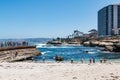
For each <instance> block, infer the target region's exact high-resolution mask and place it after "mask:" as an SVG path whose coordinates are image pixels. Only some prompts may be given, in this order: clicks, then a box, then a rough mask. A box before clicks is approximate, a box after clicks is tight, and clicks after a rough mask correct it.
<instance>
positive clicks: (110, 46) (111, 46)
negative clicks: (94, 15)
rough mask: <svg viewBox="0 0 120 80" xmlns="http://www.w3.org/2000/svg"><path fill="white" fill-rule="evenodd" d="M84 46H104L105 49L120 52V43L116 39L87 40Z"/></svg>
mask: <svg viewBox="0 0 120 80" xmlns="http://www.w3.org/2000/svg"><path fill="white" fill-rule="evenodd" d="M83 46H90V47H103V49H102V50H103V51H110V52H120V43H118V42H115V41H86V42H83Z"/></svg>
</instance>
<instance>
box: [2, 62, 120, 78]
mask: <svg viewBox="0 0 120 80" xmlns="http://www.w3.org/2000/svg"><path fill="white" fill-rule="evenodd" d="M0 80H120V63H95V64H88V63H83V64H81V63H73V64H71V63H55V62H53V63H35V62H15V63H6V62H3V63H0Z"/></svg>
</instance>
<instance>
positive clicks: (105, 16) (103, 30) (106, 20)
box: [98, 4, 120, 36]
mask: <svg viewBox="0 0 120 80" xmlns="http://www.w3.org/2000/svg"><path fill="white" fill-rule="evenodd" d="M98 35H99V36H105V35H120V4H117V5H109V6H106V7H104V8H102V9H101V10H99V11H98Z"/></svg>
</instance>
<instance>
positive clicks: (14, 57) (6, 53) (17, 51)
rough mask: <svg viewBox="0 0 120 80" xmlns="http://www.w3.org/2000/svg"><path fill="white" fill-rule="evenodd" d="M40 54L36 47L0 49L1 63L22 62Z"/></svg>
mask: <svg viewBox="0 0 120 80" xmlns="http://www.w3.org/2000/svg"><path fill="white" fill-rule="evenodd" d="M39 54H41V53H40V52H39V51H38V50H37V49H36V47H35V46H18V47H7V48H0V62H13V61H22V60H26V59H28V58H32V57H34V56H37V55H39Z"/></svg>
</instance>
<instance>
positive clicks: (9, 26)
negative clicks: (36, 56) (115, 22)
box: [0, 0, 120, 39]
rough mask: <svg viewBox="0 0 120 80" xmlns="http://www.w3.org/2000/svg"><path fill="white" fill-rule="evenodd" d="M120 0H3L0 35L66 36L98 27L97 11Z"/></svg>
mask: <svg viewBox="0 0 120 80" xmlns="http://www.w3.org/2000/svg"><path fill="white" fill-rule="evenodd" d="M118 3H120V0H0V39H2V38H32V37H33V38H35V37H44V38H47V37H49V38H50V37H51V38H53V37H54V38H55V37H58V36H59V37H65V36H66V35H68V34H71V33H72V32H73V30H76V29H78V30H80V31H82V32H85V33H87V32H88V31H89V30H90V29H93V28H95V29H97V11H98V10H99V9H101V8H103V7H104V6H107V5H109V4H118Z"/></svg>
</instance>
